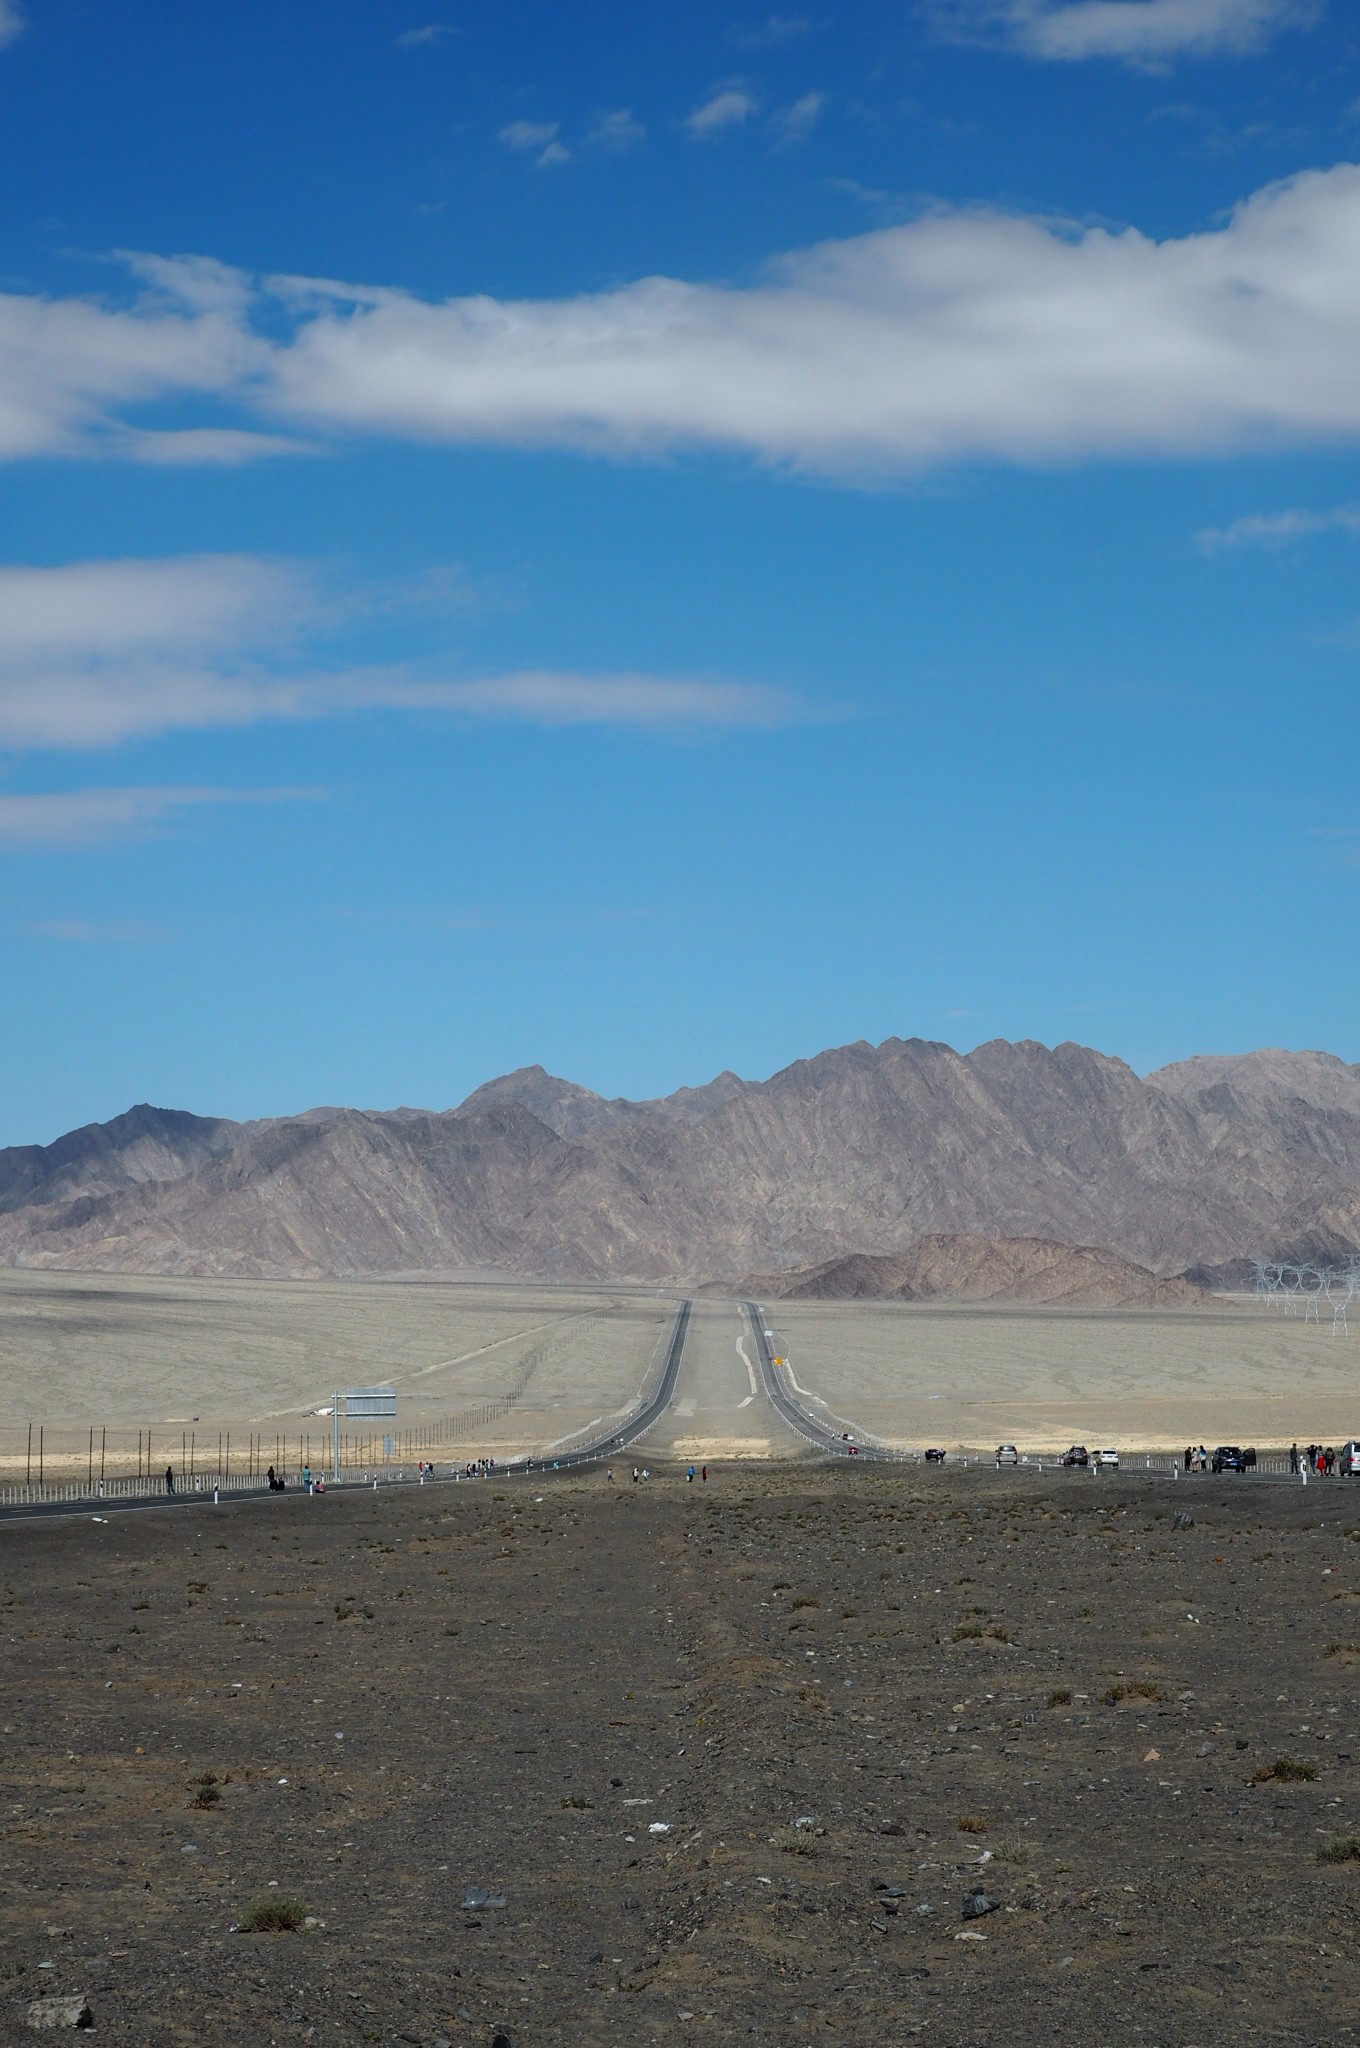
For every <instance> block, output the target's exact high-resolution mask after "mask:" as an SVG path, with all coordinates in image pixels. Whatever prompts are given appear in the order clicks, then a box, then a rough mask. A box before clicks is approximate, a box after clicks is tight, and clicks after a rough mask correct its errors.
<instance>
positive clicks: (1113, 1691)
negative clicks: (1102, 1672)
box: [1100, 1678, 1166, 1707]
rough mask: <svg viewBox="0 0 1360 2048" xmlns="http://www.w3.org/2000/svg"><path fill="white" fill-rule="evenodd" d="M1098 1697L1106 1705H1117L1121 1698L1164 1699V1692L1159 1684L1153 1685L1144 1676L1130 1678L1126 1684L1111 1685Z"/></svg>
mask: <svg viewBox="0 0 1360 2048" xmlns="http://www.w3.org/2000/svg"><path fill="white" fill-rule="evenodd" d="M1100 1697H1101V1698H1102V1700H1104V1702H1105V1704H1106V1706H1107V1707H1117V1706H1118V1705H1119V1702H1120V1701H1121V1700H1164V1699H1165V1698H1166V1694H1165V1693H1164V1692H1163V1691H1162V1688H1161V1687H1160V1685H1153V1684H1152V1682H1151V1680H1149V1679H1146V1678H1135V1679H1131V1680H1130V1681H1129V1683H1128V1684H1127V1685H1112V1686H1110V1687H1108V1688H1107V1690H1106V1691H1104V1692H1103V1693H1102V1694H1101V1695H1100Z"/></svg>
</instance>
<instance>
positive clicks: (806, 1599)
mask: <svg viewBox="0 0 1360 2048" xmlns="http://www.w3.org/2000/svg"><path fill="white" fill-rule="evenodd" d="M821 1604H822V1603H821V1601H820V1600H819V1599H818V1598H817V1595H816V1594H815V1593H800V1594H799V1595H798V1598H797V1599H796V1600H791V1601H790V1602H789V1612H790V1613H791V1614H796V1613H797V1612H798V1610H799V1608H800V1607H820V1606H821Z"/></svg>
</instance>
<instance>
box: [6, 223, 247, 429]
mask: <svg viewBox="0 0 1360 2048" xmlns="http://www.w3.org/2000/svg"><path fill="white" fill-rule="evenodd" d="M128 267H129V268H132V269H133V270H134V275H136V276H137V277H138V278H139V280H140V281H141V284H142V290H141V291H140V293H139V294H138V295H137V297H136V298H135V299H134V300H133V301H132V302H131V303H130V304H127V305H124V306H118V307H115V306H110V305H108V304H104V303H100V302H99V301H97V300H93V299H49V298H38V297H30V296H26V295H24V294H22V293H18V292H4V293H0V460H5V459H8V460H11V461H12V460H14V459H15V458H16V457H23V456H31V455H66V454H74V453H76V452H77V451H79V450H83V451H84V452H94V451H97V450H100V449H111V450H112V452H115V453H119V454H123V455H127V454H133V455H138V454H145V452H146V449H147V446H148V445H149V438H150V437H147V436H146V435H144V434H142V435H137V436H131V435H130V434H129V429H128V424H127V422H126V421H124V420H121V419H115V418H113V417H112V416H113V415H116V414H118V413H120V412H121V411H123V410H125V409H126V408H128V407H135V406H137V405H141V404H149V403H154V402H164V401H165V400H167V399H179V398H187V397H190V396H192V395H203V394H209V395H211V394H219V393H235V392H237V391H239V390H243V389H244V388H245V387H247V386H248V385H249V383H250V380H251V378H252V377H253V376H256V375H258V374H259V373H261V372H266V371H267V370H268V366H269V361H270V349H269V346H268V344H267V343H265V342H264V341H263V340H262V339H261V338H260V337H259V336H258V335H256V334H255V333H253V332H252V331H251V328H250V324H249V310H250V303H251V294H250V287H249V283H248V280H246V279H245V278H243V277H241V276H240V274H239V273H237V272H235V271H231V270H228V269H227V268H226V266H225V265H217V264H209V263H205V262H203V261H201V260H193V261H188V262H184V263H180V264H172V263H167V262H164V261H161V260H159V259H156V260H152V259H148V258H136V259H129V264H128ZM201 431H202V430H200V432H201ZM155 439H156V440H157V444H158V445H159V446H164V445H166V443H165V439H164V437H155ZM243 439H244V436H242V435H240V434H239V433H237V434H233V437H232V459H233V460H235V459H239V453H240V446H241V443H242V441H243ZM199 445H200V451H201V456H202V455H206V456H209V457H210V458H211V459H216V460H220V459H221V455H222V453H223V449H222V447H221V444H220V443H218V444H216V446H215V447H214V446H213V445H212V444H210V443H204V442H202V441H200V444H199Z"/></svg>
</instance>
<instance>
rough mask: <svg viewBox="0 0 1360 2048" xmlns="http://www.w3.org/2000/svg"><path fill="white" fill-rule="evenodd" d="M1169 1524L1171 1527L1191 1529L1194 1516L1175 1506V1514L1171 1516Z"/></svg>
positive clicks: (1193, 1523)
mask: <svg viewBox="0 0 1360 2048" xmlns="http://www.w3.org/2000/svg"><path fill="white" fill-rule="evenodd" d="M1171 1526H1172V1528H1173V1529H1193V1528H1194V1526H1195V1518H1194V1516H1193V1515H1192V1514H1188V1513H1187V1512H1186V1510H1185V1509H1184V1508H1177V1510H1176V1512H1175V1514H1174V1515H1173V1516H1172V1517H1171Z"/></svg>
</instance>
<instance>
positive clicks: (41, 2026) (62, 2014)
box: [24, 1991, 94, 2034]
mask: <svg viewBox="0 0 1360 2048" xmlns="http://www.w3.org/2000/svg"><path fill="white" fill-rule="evenodd" d="M24 2019H25V2022H26V2024H27V2025H28V2026H30V2027H32V2029H33V2031H34V2033H35V2034H46V2033H48V2032H50V2031H51V2030H52V2029H53V2028H56V2027H92V2026H93V2025H94V2014H93V2013H92V2012H91V2011H90V2001H89V1999H88V1998H87V1997H86V1996H85V1993H84V1992H83V1991H77V1992H74V1993H73V1994H72V1995H71V1996H70V1997H69V1998H35V1999H34V2000H33V2003H32V2004H31V2005H30V2006H29V2008H28V2011H27V2012H26V2013H25V2014H24Z"/></svg>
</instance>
